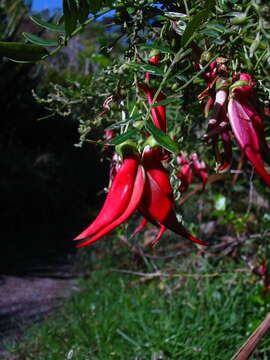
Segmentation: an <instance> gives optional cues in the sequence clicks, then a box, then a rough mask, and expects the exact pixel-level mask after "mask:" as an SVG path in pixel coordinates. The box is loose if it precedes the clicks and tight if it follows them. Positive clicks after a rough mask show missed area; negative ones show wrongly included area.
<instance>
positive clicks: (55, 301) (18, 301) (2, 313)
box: [0, 256, 78, 358]
mask: <svg viewBox="0 0 270 360" xmlns="http://www.w3.org/2000/svg"><path fill="white" fill-rule="evenodd" d="M49 260H50V261H48V259H45V258H42V259H41V258H36V259H35V261H34V262H32V263H31V262H30V263H27V266H25V264H24V266H23V264H20V265H21V266H20V267H19V271H18V268H17V270H16V271H14V273H12V272H11V273H10V274H9V273H8V271H4V272H3V271H2V274H3V273H4V274H3V275H0V358H2V357H3V356H4V355H5V354H7V353H6V351H5V343H6V341H7V340H9V341H10V340H12V339H13V338H17V337H18V336H19V335H20V333H21V331H22V328H24V327H25V326H27V325H30V324H32V323H34V322H37V321H41V320H43V319H45V318H46V317H47V316H48V315H49V314H50V313H52V311H56V312H57V307H58V306H59V305H60V304H61V303H62V302H63V300H64V299H65V298H67V297H68V296H70V295H71V293H72V292H73V291H76V290H78V288H77V286H76V285H75V281H74V276H73V274H72V264H71V262H70V260H67V259H66V258H65V257H63V256H62V257H61V256H60V257H59V256H58V257H57V256H56V257H55V256H54V257H53V258H51V259H49ZM48 262H49V263H48ZM22 269H23V271H22Z"/></svg>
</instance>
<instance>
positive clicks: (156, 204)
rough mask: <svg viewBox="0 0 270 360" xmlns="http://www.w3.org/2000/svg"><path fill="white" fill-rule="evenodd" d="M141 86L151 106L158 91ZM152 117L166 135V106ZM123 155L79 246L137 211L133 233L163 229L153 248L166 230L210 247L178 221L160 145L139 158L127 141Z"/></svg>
mask: <svg viewBox="0 0 270 360" xmlns="http://www.w3.org/2000/svg"><path fill="white" fill-rule="evenodd" d="M158 61H159V56H154V57H152V58H151V59H150V60H149V62H150V63H151V64H152V65H157V64H158ZM145 79H146V81H149V79H150V75H149V74H146V76H145ZM138 87H139V88H140V89H141V90H142V91H143V92H144V93H145V95H146V97H147V100H148V103H149V105H151V104H152V102H153V98H154V95H155V90H154V89H152V88H151V87H150V86H149V85H148V84H146V83H143V84H138ZM165 98H166V96H165V95H164V94H159V96H158V97H157V102H159V101H161V100H163V99H165ZM151 116H152V121H153V123H154V125H155V126H156V127H157V128H159V129H161V130H162V131H164V132H166V108H165V106H156V107H154V108H153V109H152V110H151ZM148 139H149V138H148ZM148 143H149V141H148ZM146 144H147V142H146ZM121 154H122V157H123V159H122V160H123V162H122V165H121V166H120V168H117V167H116V165H115V166H114V164H113V167H112V170H111V175H112V178H113V181H112V184H111V186H110V189H109V192H108V195H107V197H106V200H105V203H104V205H103V207H102V209H101V211H100V213H99V214H98V216H97V218H96V219H95V220H94V221H93V222H92V223H91V224H90V225H89V226H88V227H87V228H86V229H85V230H84V231H83V232H82V233H81V234H80V235H78V236H77V237H76V239H75V240H82V239H86V240H85V241H84V242H83V243H81V244H80V245H79V246H78V247H82V246H85V245H88V244H91V243H93V242H95V241H97V240H98V239H100V238H102V237H103V236H105V235H107V234H108V233H109V232H111V231H112V230H114V229H115V228H116V227H117V226H119V225H120V224H122V223H123V222H125V221H126V220H127V219H128V218H129V217H130V216H131V215H132V214H133V213H134V212H135V211H136V210H138V211H139V212H140V213H141V214H142V216H143V221H142V223H141V225H140V226H139V227H138V228H137V229H136V230H135V232H134V234H135V233H137V232H138V231H139V230H141V229H142V228H143V227H144V226H145V225H146V223H147V222H150V223H152V224H154V225H156V226H158V227H159V228H160V230H159V233H158V234H157V236H156V238H155V240H154V241H153V242H152V243H151V245H152V246H153V245H155V244H156V243H157V242H158V241H159V239H160V238H161V236H162V234H163V233H164V231H165V230H166V229H167V228H168V229H170V230H172V231H174V232H175V233H177V234H179V235H181V236H183V237H185V238H187V239H188V240H191V241H193V242H196V243H198V244H201V245H207V244H206V243H205V242H204V241H201V240H199V239H197V238H195V237H194V236H192V235H191V234H189V233H188V231H187V230H186V229H185V228H184V226H183V225H182V224H181V223H179V222H178V220H177V217H176V214H175V211H174V198H173V190H172V187H171V184H170V180H169V176H168V174H167V172H166V170H165V169H164V167H163V164H162V160H163V159H164V152H163V151H162V149H161V147H160V146H158V145H157V146H154V147H152V148H151V147H150V146H149V145H145V146H144V148H143V152H142V154H141V155H140V154H139V152H138V150H137V147H136V144H135V143H133V142H131V141H127V142H126V143H123V144H122V145H121ZM193 163H194V164H197V165H193V166H194V170H195V169H197V170H195V171H198V172H200V173H201V171H202V169H200V164H199V162H197V160H196V159H194V160H193ZM196 166H197V167H196Z"/></svg>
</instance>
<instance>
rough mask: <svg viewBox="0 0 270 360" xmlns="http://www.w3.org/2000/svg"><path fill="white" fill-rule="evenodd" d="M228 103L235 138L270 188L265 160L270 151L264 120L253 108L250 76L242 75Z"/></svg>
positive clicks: (269, 158)
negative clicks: (264, 131) (265, 134)
mask: <svg viewBox="0 0 270 360" xmlns="http://www.w3.org/2000/svg"><path fill="white" fill-rule="evenodd" d="M231 88H232V93H231V96H230V100H229V103H228V117H229V120H230V124H231V127H232V131H233V133H234V136H235V138H236V140H237V142H238V144H239V146H240V147H241V149H242V150H243V152H244V154H245V156H246V157H247V158H248V160H249V162H250V163H251V164H252V166H254V168H255V170H256V171H257V172H258V173H259V175H260V176H261V177H262V179H263V180H264V182H265V183H266V184H267V185H268V186H270V174H269V173H268V172H267V171H266V169H265V167H264V161H263V158H266V160H268V161H269V160H270V150H269V147H268V145H267V142H266V139H265V136H264V133H263V130H264V125H263V120H262V118H261V117H260V116H259V114H258V112H257V111H256V109H255V107H254V106H253V83H252V79H251V76H250V75H249V74H240V75H239V81H236V83H234V84H233V85H232V87H231Z"/></svg>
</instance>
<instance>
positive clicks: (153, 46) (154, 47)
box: [137, 43, 175, 54]
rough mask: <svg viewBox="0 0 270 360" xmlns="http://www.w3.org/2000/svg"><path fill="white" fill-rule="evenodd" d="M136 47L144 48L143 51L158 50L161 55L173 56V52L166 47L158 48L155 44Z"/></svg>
mask: <svg viewBox="0 0 270 360" xmlns="http://www.w3.org/2000/svg"><path fill="white" fill-rule="evenodd" d="M137 45H138V46H140V47H142V48H145V49H154V50H159V51H160V52H162V53H166V54H175V52H174V51H173V50H171V49H170V48H168V47H166V46H160V45H157V44H146V43H145V44H143V43H141V44H137Z"/></svg>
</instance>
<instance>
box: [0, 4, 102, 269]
mask: <svg viewBox="0 0 270 360" xmlns="http://www.w3.org/2000/svg"><path fill="white" fill-rule="evenodd" d="M29 10H30V8H29V7H27V6H25V5H23V4H22V2H21V1H18V2H17V3H16V4H14V2H13V1H7V2H6V3H5V6H2V7H1V9H0V17H1V19H2V21H1V30H0V35H1V40H16V39H18V38H19V34H20V33H21V32H22V31H31V32H33V33H35V32H36V33H37V31H38V30H37V27H35V26H34V25H31V26H29V20H28V16H27V15H28V12H29ZM43 16H45V17H46V13H45V14H43ZM11 24H12V25H13V27H12V28H11ZM7 28H9V29H10V30H9V31H8V32H7ZM71 50H72V49H71ZM66 53H67V55H66V58H67V60H66V63H65V65H67V66H66V67H65V70H66V71H70V72H71V73H72V71H74V66H73V64H72V63H71V62H70V61H69V60H68V59H69V54H68V51H67V52H66ZM60 63H61V58H60V57H58V59H54V64H52V65H51V66H50V67H51V68H52V69H53V68H56V69H57V67H59V66H60ZM77 63H78V60H77V61H76V63H75V65H76V64H77ZM75 70H77V69H75ZM52 72H54V73H55V72H57V70H52ZM46 74H48V69H46V68H44V67H42V66H41V65H35V64H27V65H25V64H16V63H13V62H10V61H8V60H7V59H1V60H0V78H1V82H0V92H1V97H0V107H1V121H0V149H1V150H0V151H1V156H0V168H1V176H0V188H1V201H0V213H1V239H2V241H1V254H2V258H1V265H0V267H1V269H2V271H4V272H7V271H8V272H10V271H14V269H15V268H16V265H18V263H20V262H24V263H27V261H28V259H29V257H35V256H41V255H42V254H43V255H44V257H46V256H48V253H50V252H57V251H58V252H62V253H66V252H67V251H69V250H72V249H73V248H74V246H73V243H72V241H71V240H72V238H73V237H74V236H75V235H76V234H77V233H78V232H79V231H80V230H81V228H82V226H85V224H86V223H87V221H89V220H88V218H89V216H90V210H89V209H90V208H91V207H92V208H95V207H96V206H98V205H99V203H100V202H101V201H102V196H97V195H96V194H97V192H98V191H100V190H101V189H102V187H103V186H105V185H106V178H105V176H106V171H107V167H108V164H107V163H106V162H103V163H101V162H100V159H99V155H98V150H97V149H96V148H95V147H94V146H93V145H88V146H84V147H83V148H78V147H75V146H74V144H75V143H77V142H78V130H77V123H76V122H74V121H69V119H67V118H65V117H61V116H57V115H56V116H54V117H51V118H49V119H46V120H38V119H39V118H42V117H43V116H46V115H47V114H48V112H47V111H46V110H45V109H44V106H43V105H40V104H38V103H37V102H36V100H35V99H34V97H33V95H32V89H34V88H36V87H37V85H38V84H39V88H42V89H43V90H42V92H43V94H44V95H46V94H47V89H46V85H47V81H48V82H49V81H50V79H48V76H47V75H46ZM104 175H105V176H104Z"/></svg>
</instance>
